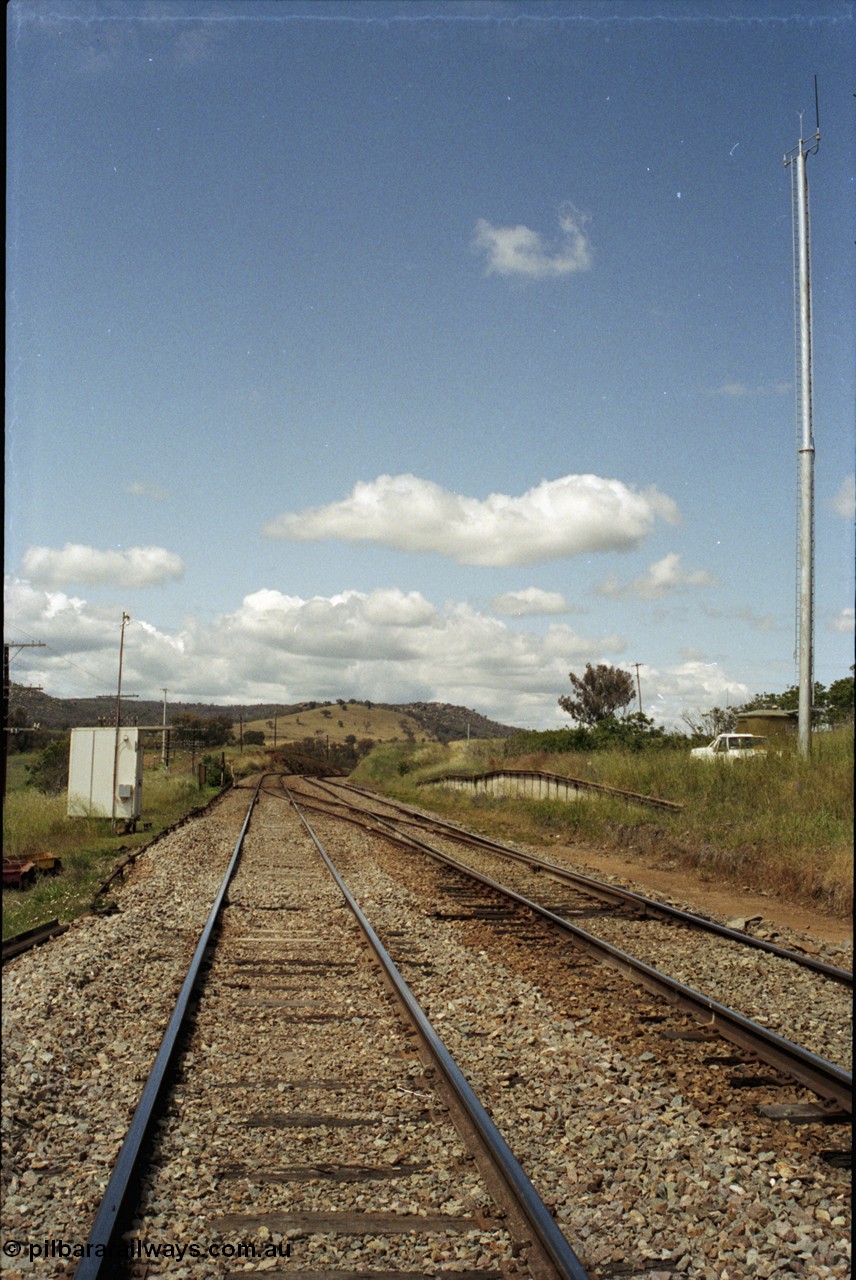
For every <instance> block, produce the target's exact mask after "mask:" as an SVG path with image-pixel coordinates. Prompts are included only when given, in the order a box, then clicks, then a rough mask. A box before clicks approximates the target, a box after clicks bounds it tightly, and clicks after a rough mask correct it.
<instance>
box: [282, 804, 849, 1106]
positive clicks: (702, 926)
mask: <svg viewBox="0 0 856 1280" xmlns="http://www.w3.org/2000/svg"><path fill="white" fill-rule="evenodd" d="M301 790H302V792H303V794H304V795H305V797H306V802H307V803H314V804H316V805H317V807H318V811H319V812H323V811H324V809H325V804H324V801H325V799H326V800H330V801H332V803H333V806H334V807H333V808H332V809H330V808H327V812H328V813H333V814H334V815H337V816H339V817H340V818H346V819H347V820H349V821H356V822H365V821H368V822H369V824H370V825H373V828H374V829H375V830H376V831H378V832H381V833H385V834H386V835H387V836H388V837H389V838H391V839H393V840H396V841H398V842H399V843H400V844H402V845H403V846H404V847H408V848H411V849H413V850H414V851H419V852H421V853H422V854H424V855H427V856H429V857H430V858H432V859H434V860H437V861H439V862H440V863H441V864H443V865H445V866H446V867H448V868H450V869H452V870H454V871H456V872H457V873H459V874H460V875H461V876H464V877H472V878H474V879H475V880H477V881H478V882H479V883H480V884H482V885H483V886H485V887H487V888H489V889H490V890H491V891H493V892H496V893H499V894H505V895H506V896H507V897H508V898H510V899H511V900H513V901H515V902H517V903H518V904H520V905H522V906H523V907H524V908H525V909H526V910H528V911H531V912H533V913H536V914H538V915H540V916H541V917H542V918H543V919H544V920H545V921H548V922H549V923H550V924H552V925H553V926H555V927H556V928H557V929H559V930H560V931H561V933H562V936H563V937H565V938H570V939H571V940H572V941H573V942H574V944H575V945H576V946H578V947H581V948H582V949H583V950H584V951H585V952H586V953H587V954H589V955H591V956H592V957H593V958H595V959H597V960H599V961H601V962H604V963H606V964H609V965H612V966H614V967H615V968H617V969H619V970H620V971H621V972H623V973H624V974H625V975H626V976H627V977H629V978H630V979H631V980H632V981H634V982H637V983H640V984H641V985H643V986H645V987H646V988H647V989H648V990H651V991H653V992H656V993H657V994H658V995H660V996H662V997H664V998H665V999H666V1000H668V1001H669V1002H670V1003H671V1004H673V1005H677V1006H678V1007H680V1008H682V1009H684V1010H686V1011H688V1012H690V1013H691V1014H692V1015H693V1016H694V1017H695V1018H697V1019H698V1020H700V1022H701V1023H702V1024H703V1025H705V1026H706V1027H708V1028H709V1029H710V1030H714V1031H716V1032H717V1033H718V1034H719V1035H721V1036H724V1038H725V1039H727V1040H728V1041H730V1042H731V1043H732V1044H733V1045H735V1046H737V1047H738V1048H739V1049H740V1050H742V1051H745V1052H747V1053H748V1054H750V1055H752V1056H753V1057H755V1058H756V1060H758V1061H760V1062H764V1063H766V1064H767V1065H768V1066H770V1067H772V1068H774V1069H775V1070H776V1071H779V1072H784V1073H785V1075H786V1076H789V1077H791V1078H792V1079H793V1080H796V1081H798V1082H800V1083H801V1084H802V1085H804V1086H805V1087H806V1088H808V1089H809V1090H811V1091H812V1092H814V1093H815V1094H817V1096H818V1097H819V1098H820V1099H822V1100H823V1102H824V1104H826V1105H827V1107H828V1108H831V1109H832V1111H833V1113H835V1111H838V1112H840V1113H844V1114H849V1113H850V1111H851V1109H852V1075H851V1071H850V1069H849V1054H850V1052H851V1041H850V1029H849V1014H850V999H849V996H848V995H847V991H848V990H849V989H850V988H852V980H853V979H852V974H851V973H849V972H848V971H846V970H843V969H840V968H836V967H835V966H832V965H826V964H823V963H821V962H818V961H815V960H814V959H813V958H811V957H808V956H804V955H802V954H800V953H797V952H791V951H787V950H786V949H785V948H782V947H779V946H776V945H775V944H771V943H765V942H763V940H761V939H756V938H753V937H752V936H751V935H749V934H746V933H743V932H741V931H737V930H733V929H728V928H726V927H724V926H721V925H718V924H716V923H715V922H713V921H710V920H708V919H705V918H704V917H699V916H694V915H692V914H690V913H688V912H684V911H678V910H677V909H676V908H673V907H671V906H669V905H668V904H663V903H657V902H654V901H652V900H651V899H648V898H643V897H641V896H640V895H638V894H634V893H630V892H629V891H627V890H623V889H620V888H618V887H617V886H613V885H606V884H603V883H601V882H597V881H594V880H592V879H590V878H589V877H583V876H579V875H576V874H574V873H573V872H570V871H568V869H566V868H562V867H559V866H556V865H555V864H551V863H545V862H543V861H542V860H539V859H537V858H535V857H534V856H532V855H530V854H523V853H521V852H520V851H516V850H512V849H509V848H508V847H506V846H502V845H496V844H495V843H494V842H491V841H488V840H485V839H483V838H481V837H477V836H473V835H472V834H471V833H467V832H464V831H461V830H460V829H459V828H455V827H452V826H451V825H450V824H445V823H440V822H438V821H437V820H436V819H433V818H430V819H425V818H424V817H423V816H422V815H418V814H417V813H416V812H415V811H413V810H406V811H405V817H406V826H405V825H404V824H402V822H401V820H400V818H399V815H400V813H401V807H400V806H397V805H395V804H393V803H387V802H386V801H385V800H384V801H382V802H381V803H380V804H378V800H377V798H376V797H367V796H366V794H365V793H360V792H356V791H355V790H354V789H352V788H350V787H347V786H344V785H341V784H339V785H335V786H329V785H327V784H317V783H315V782H314V781H312V780H308V779H307V780H304V781H302V783H301ZM313 797H314V800H313ZM384 810H386V814H385V815H384V812H383V811H384ZM391 815H392V816H394V820H392V818H391ZM414 828H415V829H421V830H426V829H427V830H428V831H429V832H430V833H432V834H434V835H436V834H439V836H440V837H441V838H440V840H439V841H438V840H437V839H436V838H435V839H433V840H432V842H431V843H429V842H427V841H425V840H423V839H420V838H419V837H418V836H416V834H415V832H414ZM462 844H464V845H466V846H467V854H466V862H462V861H461V860H460V857H461V854H460V849H461V845H462ZM471 846H472V847H471ZM450 848H454V855H453V853H452V852H450ZM476 851H477V852H476ZM500 876H501V882H500V880H499V878H498V877H500ZM545 879H546V883H547V886H548V887H547V888H546V889H545ZM557 890H558V893H557ZM593 904H594V905H593ZM472 909H473V908H472V906H470V907H469V908H468V910H472ZM477 909H478V908H476V910H477ZM581 919H583V920H585V928H582V927H581V926H580V923H579V922H580V920H581ZM675 925H677V926H679V929H678V931H677V932H678V933H684V932H686V931H688V930H699V931H702V932H703V933H705V934H711V935H713V937H712V938H710V939H708V940H707V941H706V942H705V945H704V947H703V948H701V947H699V948H688V947H687V946H686V944H685V942H684V941H683V939H680V940H678V941H676V938H675V932H676V930H675ZM714 949H715V951H716V952H717V953H718V956H719V959H718V963H717V964H716V966H715V968H714V969H710V968H708V967H707V966H708V962H709V959H710V955H709V953H710V952H711V951H713V950H714ZM755 949H757V950H759V951H761V952H763V953H764V954H763V956H762V957H759V958H758V959H757V960H751V959H750V960H749V962H748V963H746V959H745V957H746V953H747V952H749V951H752V950H755ZM735 955H737V956H738V959H737V960H735V959H734V956H735ZM702 962H704V963H703V964H702ZM761 966H763V967H761ZM700 967H701V968H702V976H700V977H697V976H694V975H698V974H699V970H700ZM664 970H666V971H665V972H664ZM762 978H763V979H764V980H765V984H766V985H765V987H764V988H763V990H762V989H760V988H759V985H758V984H759V980H760V979H762ZM770 983H773V985H774V986H775V984H776V983H778V984H779V985H780V988H781V989H782V990H783V991H785V990H787V992H788V996H787V1004H788V1008H789V1010H790V1012H789V1013H788V1014H785V1012H784V1009H783V1008H781V1007H779V1008H778V1009H777V1008H776V1005H775V999H774V1000H773V1002H772V1007H771V1000H770V990H771V987H770V985H769V984H770ZM795 984H797V985H798V986H799V987H800V989H801V990H802V991H803V992H804V998H803V999H802V1000H798V1001H796V1003H794V1000H793V988H794V985H795ZM729 987H730V988H731V990H732V991H733V992H734V995H733V997H731V999H728V998H727V997H728V991H729ZM723 992H725V995H724V994H723ZM747 1001H748V1002H749V1004H750V1006H751V1007H750V1009H749V1010H748V1011H746V1010H744V1012H742V1013H741V1012H740V1011H739V1008H740V1004H741V1002H747ZM827 1009H829V1010H834V1012H835V1017H834V1018H833V1019H828V1018H827V1017H825V1016H824V1011H825V1010H827ZM813 1010H814V1011H815V1012H814V1013H813V1012H812V1011H813ZM762 1024H763V1025H762ZM794 1028H795V1029H794ZM830 1059H831V1060H830ZM842 1064H844V1065H842Z"/></svg>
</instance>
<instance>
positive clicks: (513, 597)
mask: <svg viewBox="0 0 856 1280" xmlns="http://www.w3.org/2000/svg"><path fill="white" fill-rule="evenodd" d="M491 607H492V609H493V611H494V613H498V614H501V615H502V616H503V617H506V618H523V617H534V616H538V615H541V616H544V615H547V614H553V613H570V605H569V604H568V602H567V600H566V599H565V597H564V596H563V595H561V594H560V592H558V591H542V590H541V589H540V587H525V588H524V589H523V590H522V591H506V592H505V593H504V595H501V596H494V598H493V600H492V601H491Z"/></svg>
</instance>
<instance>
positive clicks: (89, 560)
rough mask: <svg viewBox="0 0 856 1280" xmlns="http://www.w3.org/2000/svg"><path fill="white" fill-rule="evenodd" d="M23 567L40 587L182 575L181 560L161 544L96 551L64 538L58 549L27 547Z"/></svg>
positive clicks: (156, 582) (133, 582)
mask: <svg viewBox="0 0 856 1280" xmlns="http://www.w3.org/2000/svg"><path fill="white" fill-rule="evenodd" d="M22 567H23V571H24V574H25V575H26V576H27V577H28V578H29V579H30V581H31V582H34V583H36V584H37V585H38V586H42V587H63V586H66V585H67V584H68V583H71V582H77V583H82V584H84V585H86V586H90V587H93V586H123V587H153V586H160V585H161V584H162V583H164V582H166V580H167V579H168V578H181V577H183V575H184V563H183V561H182V560H181V559H180V558H179V556H177V555H174V554H173V552H171V551H167V550H165V549H164V548H163V547H127V548H126V549H125V550H124V551H99V550H98V549H97V548H95V547H86V546H82V545H81V544H80V543H74V542H67V543H66V544H65V546H64V547H63V548H62V549H61V550H58V549H56V548H54V547H28V548H27V550H26V551H25V552H24V555H23V558H22Z"/></svg>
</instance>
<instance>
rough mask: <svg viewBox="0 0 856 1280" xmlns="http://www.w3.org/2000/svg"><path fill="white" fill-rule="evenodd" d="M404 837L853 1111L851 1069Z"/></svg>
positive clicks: (839, 1104)
mask: <svg viewBox="0 0 856 1280" xmlns="http://www.w3.org/2000/svg"><path fill="white" fill-rule="evenodd" d="M376 821H380V822H381V823H382V824H383V819H376ZM399 838H401V837H400V836H399ZM407 839H409V840H410V841H411V842H412V843H413V844H414V845H416V846H417V847H418V848H421V849H422V850H424V852H426V853H428V854H429V855H430V856H431V857H432V858H435V859H437V860H438V861H440V862H442V863H444V864H445V865H446V866H449V867H452V868H454V870H456V871H459V872H461V873H462V874H463V875H465V876H469V877H471V878H473V879H475V880H477V881H479V882H480V883H481V884H483V885H485V886H486V887H487V888H489V889H492V890H493V891H494V892H496V893H500V894H502V895H503V896H504V897H506V898H510V899H511V900H512V901H514V902H517V903H518V904H519V905H520V906H522V907H525V908H527V910H529V911H533V912H535V913H536V914H537V915H539V916H541V917H542V918H543V919H545V920H547V921H549V922H550V923H551V924H554V925H557V926H558V927H559V928H560V929H562V930H563V931H564V932H566V933H570V934H571V935H572V936H573V938H574V940H575V941H576V942H578V943H579V944H580V946H581V947H582V948H583V949H584V950H585V951H587V952H588V953H589V954H590V955H593V956H595V958H596V959H598V960H601V961H604V962H605V963H607V964H608V965H610V966H611V967H612V968H615V969H619V970H621V971H622V972H623V973H625V974H627V975H628V976H629V977H631V978H632V979H633V980H634V981H635V982H637V983H640V984H641V985H642V986H644V987H645V988H646V989H647V990H649V991H652V992H654V993H655V994H656V995H659V996H665V998H666V999H667V1000H669V1001H670V1002H671V1003H674V1004H677V1005H679V1006H680V1007H681V1008H683V1009H686V1010H687V1011H688V1012H690V1013H692V1014H693V1016H694V1017H696V1018H699V1019H700V1020H701V1021H702V1022H703V1023H704V1024H705V1025H706V1026H709V1027H711V1028H712V1029H714V1030H716V1031H717V1032H718V1033H719V1034H720V1035H721V1036H723V1038H724V1039H726V1040H730V1041H731V1043H732V1044H736V1045H738V1046H739V1047H740V1048H741V1049H747V1050H749V1051H750V1052H751V1053H752V1054H754V1055H755V1056H756V1057H757V1058H760V1059H761V1060H762V1061H763V1062H766V1063H767V1064H768V1065H769V1066H772V1067H775V1068H776V1069H777V1070H778V1071H781V1072H783V1073H784V1074H785V1075H787V1076H790V1077H791V1078H792V1079H794V1080H796V1081H797V1082H798V1083H799V1084H802V1085H804V1086H805V1087H806V1088H807V1089H810V1090H811V1091H812V1092H813V1093H815V1094H817V1095H818V1096H819V1097H821V1098H827V1099H830V1100H831V1101H833V1102H835V1103H836V1105H837V1106H839V1107H840V1108H841V1110H842V1111H844V1112H847V1113H848V1114H851V1113H852V1107H853V1103H852V1095H853V1076H852V1073H851V1072H849V1071H845V1070H844V1069H843V1068H842V1067H838V1066H836V1065H835V1064H834V1063H832V1062H827V1060H826V1059H825V1058H821V1057H819V1056H818V1055H817V1054H814V1053H810V1052H809V1050H807V1049H804V1048H803V1047H802V1046H801V1045H797V1044H794V1043H793V1042H792V1041H790V1040H786V1039H785V1038H784V1036H780V1035H777V1033H776V1032H775V1031H769V1030H768V1029H767V1028H766V1027H762V1026H760V1024H759V1023H757V1022H753V1021H752V1019H751V1018H746V1017H744V1015H743V1014H741V1013H737V1012H736V1010H734V1009H730V1008H728V1006H727V1005H724V1004H720V1003H719V1001H718V1000H714V999H712V997H710V996H706V995H704V994H703V993H702V992H700V991H695V990H693V988H692V987H688V986H686V985H685V984H684V983H682V982H679V981H678V980H677V979H676V978H670V977H669V975H668V974H665V973H661V972H660V971H659V970H658V969H655V968H653V967H652V966H651V965H648V964H645V962H644V961H642V960H637V959H636V957H635V956H631V955H628V953H627V952H626V951H621V950H620V949H619V948H618V947H615V946H613V945H612V943H609V942H604V941H603V939H602V938H596V937H595V936H594V934H591V933H588V932H587V931H586V930H585V929H581V928H580V927H579V925H575V924H573V923H572V922H571V921H570V920H566V919H564V918H563V917H562V916H560V915H557V914H556V913H555V912H553V911H550V910H549V909H548V908H547V907H543V906H541V905H540V903H537V902H533V901H532V900H531V899H530V898H526V897H524V895H523V894H520V893H517V892H516V891H515V890H514V889H509V888H507V887H506V886H505V885H502V884H500V883H499V881H497V880H493V879H492V878H491V877H490V876H487V875H484V874H482V872H480V871H474V870H473V868H472V867H468V866H466V864H465V863H462V862H458V861H457V859H455V858H453V857H451V855H449V854H447V853H443V852H442V851H441V850H439V849H434V848H433V847H432V846H431V845H429V844H428V843H427V842H426V841H424V840H418V839H417V838H416V837H415V836H409V837H407Z"/></svg>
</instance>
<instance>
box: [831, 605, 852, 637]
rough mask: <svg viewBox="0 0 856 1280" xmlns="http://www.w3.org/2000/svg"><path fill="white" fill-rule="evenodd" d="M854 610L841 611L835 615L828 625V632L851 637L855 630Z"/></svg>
mask: <svg viewBox="0 0 856 1280" xmlns="http://www.w3.org/2000/svg"><path fill="white" fill-rule="evenodd" d="M855 622H856V610H853V609H842V610H841V612H840V613H837V614H836V615H835V617H834V618H833V619H832V621H831V622H830V624H829V630H830V631H835V632H838V633H839V634H840V635H845V636H847V635H852V634H853V631H854V630H856V625H854V623H855Z"/></svg>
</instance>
